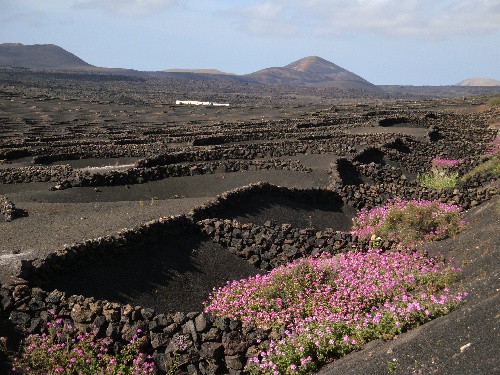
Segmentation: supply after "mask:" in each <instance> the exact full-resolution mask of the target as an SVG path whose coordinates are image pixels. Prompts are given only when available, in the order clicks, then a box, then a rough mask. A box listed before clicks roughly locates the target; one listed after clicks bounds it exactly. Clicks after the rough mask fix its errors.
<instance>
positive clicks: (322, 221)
mask: <svg viewBox="0 0 500 375" xmlns="http://www.w3.org/2000/svg"><path fill="white" fill-rule="evenodd" d="M355 214H356V209H354V208H353V207H350V206H347V205H344V204H343V203H342V201H341V200H340V199H339V200H331V199H325V200H319V199H316V200H312V199H311V200H295V199H291V198H286V197H276V196H272V195H270V194H255V195H254V196H252V197H248V198H247V199H245V200H244V201H242V202H238V204H235V205H231V206H228V207H225V208H224V212H223V213H221V218H222V219H233V220H237V221H239V222H242V223H254V224H257V225H263V224H264V223H265V222H266V221H268V220H270V221H274V222H275V223H276V224H291V225H292V226H294V227H296V228H309V227H313V228H315V229H317V230H324V229H325V228H332V229H334V230H340V231H348V230H350V229H351V227H352V218H353V217H354V216H355Z"/></svg>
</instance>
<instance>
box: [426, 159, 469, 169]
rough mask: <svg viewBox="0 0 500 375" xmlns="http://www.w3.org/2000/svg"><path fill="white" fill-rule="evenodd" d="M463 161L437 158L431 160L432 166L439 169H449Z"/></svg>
mask: <svg viewBox="0 0 500 375" xmlns="http://www.w3.org/2000/svg"><path fill="white" fill-rule="evenodd" d="M461 161H462V160H461V159H446V158H439V157H437V158H434V159H432V160H431V164H432V165H433V166H434V167H438V168H449V167H452V166H454V165H456V164H458V163H460V162H461Z"/></svg>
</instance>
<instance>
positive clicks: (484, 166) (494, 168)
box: [462, 154, 500, 181]
mask: <svg viewBox="0 0 500 375" xmlns="http://www.w3.org/2000/svg"><path fill="white" fill-rule="evenodd" d="M475 174H479V175H481V176H484V175H486V174H491V175H496V176H498V175H500V154H493V155H484V156H483V157H482V158H481V160H480V163H479V165H477V166H476V167H474V168H473V169H472V170H471V171H470V172H468V173H467V174H465V175H464V176H463V177H462V180H463V181H465V180H467V179H468V178H469V177H471V176H473V175H475Z"/></svg>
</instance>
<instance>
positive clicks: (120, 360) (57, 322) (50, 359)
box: [12, 313, 156, 375]
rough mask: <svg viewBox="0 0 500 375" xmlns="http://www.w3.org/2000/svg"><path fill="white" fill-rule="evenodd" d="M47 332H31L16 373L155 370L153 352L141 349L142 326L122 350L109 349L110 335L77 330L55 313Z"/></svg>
mask: <svg viewBox="0 0 500 375" xmlns="http://www.w3.org/2000/svg"><path fill="white" fill-rule="evenodd" d="M52 318H53V320H52V321H50V322H47V327H46V328H47V329H46V332H44V333H42V334H36V335H29V336H28V337H27V338H26V339H25V340H24V343H23V346H22V348H21V350H22V351H21V354H20V356H19V357H16V358H14V360H13V363H14V367H13V368H12V370H13V372H14V373H20V374H24V373H29V374H67V375H70V374H71V375H73V374H78V375H84V374H92V375H104V374H116V375H139V374H153V373H155V371H156V370H155V366H154V362H153V360H152V358H151V356H146V355H145V354H143V353H140V352H139V351H138V344H137V338H138V334H140V330H138V332H137V333H136V334H134V336H133V338H132V340H131V341H130V343H129V344H128V345H126V346H125V347H124V348H123V349H122V350H121V351H120V352H119V353H117V354H116V355H113V354H112V353H110V352H109V345H110V344H111V343H110V342H109V341H108V340H107V339H97V338H96V336H95V334H93V333H89V332H87V333H77V332H76V331H75V329H74V328H73V326H72V325H71V324H69V323H68V322H65V321H64V320H63V319H61V318H57V317H56V316H55V314H54V313H53V314H52Z"/></svg>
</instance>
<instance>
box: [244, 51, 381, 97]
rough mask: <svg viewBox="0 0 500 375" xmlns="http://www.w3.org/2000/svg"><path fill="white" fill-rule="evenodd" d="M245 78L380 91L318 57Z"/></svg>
mask: <svg viewBox="0 0 500 375" xmlns="http://www.w3.org/2000/svg"><path fill="white" fill-rule="evenodd" d="M245 78H247V79H249V80H252V81H254V82H258V83H264V84H271V85H275V84H278V85H291V86H301V85H310V86H322V87H325V86H338V84H335V83H338V82H342V85H341V86H342V88H354V89H363V90H368V91H380V89H379V88H377V87H376V86H375V85H373V84H371V83H370V82H368V81H367V80H365V79H363V78H362V77H360V76H358V75H356V74H354V73H351V72H350V71H348V70H346V69H344V68H342V67H340V66H338V65H335V64H334V63H332V62H330V61H327V60H325V59H322V58H321V57H318V56H309V57H305V58H303V59H300V60H298V61H295V62H293V63H291V64H288V65H286V66H284V67H275V68H267V69H263V70H259V71H258V72H255V73H251V74H247V75H246V76H245ZM351 83H352V84H351ZM351 86H352V87H351Z"/></svg>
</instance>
